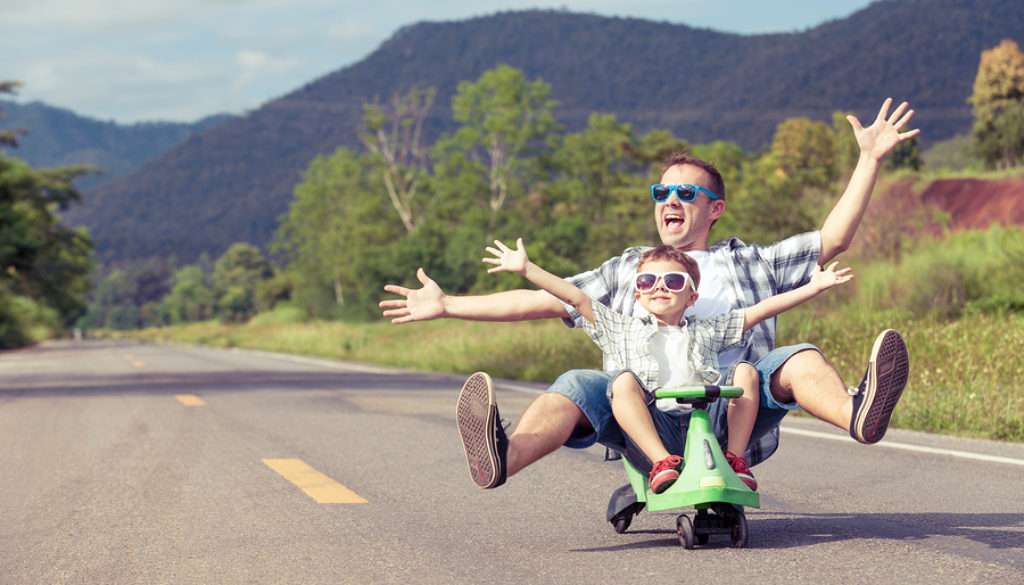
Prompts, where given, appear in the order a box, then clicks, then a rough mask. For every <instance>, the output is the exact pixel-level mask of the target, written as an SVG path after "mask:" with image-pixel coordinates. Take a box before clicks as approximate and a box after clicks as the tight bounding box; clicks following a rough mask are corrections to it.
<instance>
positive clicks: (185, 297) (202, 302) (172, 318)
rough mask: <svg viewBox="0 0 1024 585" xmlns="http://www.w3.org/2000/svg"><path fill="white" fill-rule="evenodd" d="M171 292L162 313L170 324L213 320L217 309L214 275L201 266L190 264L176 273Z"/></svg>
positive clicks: (164, 299) (163, 301) (163, 303)
mask: <svg viewBox="0 0 1024 585" xmlns="http://www.w3.org/2000/svg"><path fill="white" fill-rule="evenodd" d="M171 280H172V282H173V287H172V288H171V292H170V293H168V294H167V296H165V297H164V298H163V299H162V300H161V302H160V305H161V313H162V314H163V315H165V316H166V317H167V320H168V321H169V322H170V323H185V322H191V321H205V320H207V319H211V318H213V316H214V313H215V312H216V309H217V296H216V293H215V292H214V290H213V278H212V275H210V274H207V273H206V272H205V271H204V270H203V269H202V267H201V266H200V265H198V264H190V265H188V266H183V267H182V268H179V269H178V270H177V271H175V273H174V276H173V277H172V279H171Z"/></svg>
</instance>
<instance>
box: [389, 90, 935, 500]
mask: <svg viewBox="0 0 1024 585" xmlns="http://www.w3.org/2000/svg"><path fill="white" fill-rule="evenodd" d="M891 105H892V99H891V98H890V99H887V100H886V101H885V103H884V104H883V105H882V107H881V109H880V110H879V112H878V116H877V117H876V118H875V121H874V123H872V124H871V125H870V126H868V127H867V128H864V127H862V126H861V124H860V122H859V121H858V120H857V118H855V117H853V116H849V117H848V120H849V122H850V124H851V126H852V127H853V130H854V134H855V136H856V138H857V143H858V145H859V146H860V158H859V160H858V162H857V166H856V168H855V169H854V171H853V175H852V176H851V178H850V182H849V184H848V186H847V188H846V190H845V191H844V192H843V195H842V196H841V197H840V199H839V201H838V202H837V203H836V205H835V207H834V208H833V209H832V211H831V212H830V213H829V215H828V217H827V218H826V219H825V221H824V223H823V224H822V226H821V229H820V230H819V231H817V232H810V233H807V234H798V235H795V236H792V237H790V238H787V239H786V240H783V241H781V242H777V243H775V244H773V245H771V246H767V247H761V246H748V245H746V244H744V243H743V242H741V241H739V240H737V239H736V238H732V239H729V240H726V241H725V242H720V243H718V244H715V246H713V247H711V246H709V245H708V237H709V233H710V230H711V225H712V224H713V223H714V222H715V221H716V220H717V219H718V218H719V217H721V215H722V213H724V211H725V185H724V184H723V181H722V178H721V175H720V174H719V173H718V171H717V170H716V169H715V168H714V167H713V166H712V165H710V164H708V163H706V162H704V161H701V160H699V159H695V158H692V157H686V156H677V157H674V158H673V159H670V160H669V161H668V163H667V164H666V167H665V170H664V172H663V173H662V176H661V184H660V185H656V186H653V187H652V195H654V198H655V201H656V203H655V207H654V216H655V221H656V222H657V227H658V234H659V236H660V237H661V241H662V243H664V244H668V245H672V246H675V247H677V248H680V249H682V250H683V251H685V252H687V253H688V254H690V255H691V256H694V257H695V258H696V259H697V261H698V263H699V264H700V270H701V273H702V274H703V275H704V277H703V278H702V281H701V285H700V287H699V291H698V292H699V294H700V298H701V300H703V301H704V302H703V304H700V302H698V305H699V306H695V307H694V310H695V313H694V316H696V317H697V318H706V317H707V316H709V315H713V314H718V313H722V312H725V311H728V310H730V309H733V308H741V307H745V306H750V305H753V304H755V303H757V302H759V301H761V300H763V299H765V298H767V297H769V296H772V295H775V294H779V293H782V292H785V291H787V290H791V289H793V288H795V287H797V286H800V285H802V284H804V283H805V282H806V281H807V279H808V278H809V275H810V273H811V272H812V271H813V270H814V267H815V266H817V265H825V264H827V263H828V261H829V260H831V259H832V258H834V257H835V256H836V255H837V254H839V253H841V252H843V251H844V250H846V249H847V248H848V247H849V245H850V243H851V242H852V240H853V236H854V234H855V233H856V230H857V226H858V225H859V223H860V220H861V218H862V217H863V215H864V211H865V210H866V208H867V204H868V201H869V200H870V196H871V191H872V189H873V188H874V183H875V179H876V178H877V176H878V172H879V169H880V167H881V163H882V160H883V159H884V158H885V156H887V155H888V154H889V152H890V151H891V150H892V149H893V148H894V147H895V146H896V145H897V144H899V143H900V142H901V141H902V140H906V139H908V138H911V137H913V136H916V135H917V134H918V133H919V130H911V131H907V132H900V130H901V129H902V128H904V127H905V126H906V125H907V123H908V122H909V120H910V118H911V117H912V116H913V114H914V111H913V110H909V109H908V104H907V103H906V102H904V103H902V104H900V106H899V107H898V108H896V110H895V111H894V112H893V113H892V115H891V116H890V115H889V108H890V107H891ZM666 186H667V187H668V188H667V189H666V188H665V187H666ZM698 187H699V188H698ZM708 192H710V194H708ZM644 250H645V248H642V247H641V248H629V249H627V250H626V251H624V252H623V254H622V255H621V256H618V257H616V258H612V259H610V260H608V261H607V262H605V263H604V264H603V265H602V266H601V267H599V268H597V269H595V270H593V271H590V272H586V273H583V274H580V275H577V276H575V277H572V278H570V279H568V280H570V281H571V282H572V283H573V284H575V285H576V286H577V287H579V288H580V289H582V290H583V291H584V292H586V293H587V294H588V296H590V297H591V298H593V299H595V300H597V301H598V302H601V303H603V304H606V305H608V306H610V307H611V308H612V309H613V310H615V311H618V312H620V313H624V314H629V313H631V312H633V311H634V310H635V299H634V297H633V294H632V293H633V291H632V289H631V282H632V279H633V277H634V275H635V272H636V263H637V259H638V258H639V255H640V254H641V253H642V252H643V251H644ZM417 277H418V279H419V280H420V282H421V283H422V284H423V288H420V289H415V290H411V289H408V288H405V287H400V286H395V285H388V286H386V287H385V290H386V291H388V292H391V293H395V294H399V295H401V296H402V297H404V298H403V299H397V300H387V301H382V302H381V303H380V306H381V307H382V308H384V309H386V310H385V311H384V316H387V317H393V320H392V322H393V323H407V322H412V321H424V320H430V319H437V318H441V317H449V318H460V319H468V320H482V321H522V320H529V319H542V318H554V317H560V318H562V319H564V320H566V323H567V324H568V325H570V326H576V325H577V324H578V323H579V321H580V319H581V316H580V315H579V313H578V312H576V311H575V310H573V309H572V308H571V307H569V306H567V305H565V304H563V303H562V302H560V301H559V300H558V299H556V298H555V297H553V296H551V295H550V294H548V293H546V292H544V291H530V290H516V291H506V292H500V293H494V294H491V295H483V296H461V297H460V296H448V295H445V294H444V293H443V291H441V289H440V288H439V287H438V286H437V284H436V283H435V282H433V281H432V280H430V278H428V277H427V275H426V273H425V272H424V271H423V270H422V269H420V270H419V271H417ZM688 315H689V313H688ZM774 346H775V320H774V319H770V320H767V321H764V322H762V323H761V324H759V325H758V326H757V327H755V328H754V329H753V330H751V343H750V345H749V346H747V347H745V348H739V349H738V350H735V351H733V352H732V353H729V352H726V353H725V354H723V355H721V356H720V362H721V367H722V368H723V370H726V369H728V368H729V367H730V366H731V365H732V363H734V362H735V361H737V360H739V359H744V360H747V361H750V362H752V363H755V365H756V367H757V369H758V372H759V374H760V376H761V383H762V391H761V399H762V404H761V408H760V412H759V414H758V419H757V423H756V424H755V428H754V431H753V433H752V434H751V439H750V441H751V446H750V448H749V449H748V451H747V453H746V455H747V459H748V460H750V462H751V463H752V464H754V465H756V464H757V463H758V462H760V461H763V460H764V459H765V458H767V457H768V456H770V455H771V454H772V453H773V452H774V450H775V448H776V447H777V446H778V425H779V423H780V422H781V420H782V418H783V417H784V416H785V414H786V412H788V411H789V410H794V409H799V408H802V409H803V410H806V411H807V412H809V413H811V414H812V415H814V416H816V417H818V418H820V419H822V420H825V421H827V422H830V423H832V424H834V425H835V426H837V427H839V428H842V429H846V430H848V431H849V432H850V434H851V436H852V437H853V438H855V439H856V440H858V441H860V442H862V443H866V444H871V443H875V442H877V441H879V440H880V439H881V438H882V436H883V435H884V434H885V431H886V429H887V427H888V423H889V418H890V416H891V414H892V410H893V408H894V407H895V405H896V402H897V401H898V400H899V398H900V396H901V394H902V391H903V387H904V385H905V384H906V380H907V376H908V369H909V368H908V357H907V351H906V346H905V345H904V343H903V340H902V338H901V337H900V335H899V334H898V333H896V332H895V331H892V330H887V331H885V332H883V333H882V334H881V335H880V336H879V337H878V339H877V340H876V342H875V345H874V347H873V348H872V352H871V357H870V359H869V364H868V367H867V371H866V372H865V375H864V379H863V380H862V381H861V383H860V385H859V386H858V387H856V388H848V387H847V386H846V385H845V384H844V383H843V380H842V378H841V377H840V376H839V373H838V372H837V371H836V370H835V368H833V367H832V366H831V365H830V364H829V363H828V361H826V360H825V358H824V356H823V355H822V354H821V353H820V351H818V350H817V348H815V347H813V346H811V345H808V344H801V345H798V346H790V347H785V348H777V349H775V348H774ZM604 366H605V369H608V368H609V367H611V366H614V364H607V363H606V364H604ZM605 385H606V381H604V380H603V379H602V378H601V377H599V376H594V375H593V373H592V372H588V371H586V370H574V371H571V372H567V373H565V374H563V375H562V376H560V377H559V378H558V380H556V381H555V383H554V384H553V385H552V386H551V388H549V390H548V392H546V393H544V394H542V395H541V396H539V397H538V398H537V399H536V400H534V402H533V403H531V404H530V406H529V407H528V408H527V409H526V410H525V411H524V412H523V414H522V416H521V417H520V419H519V423H518V424H517V425H516V428H515V430H514V431H513V433H512V434H511V435H510V436H507V437H506V435H505V432H504V430H503V429H502V428H501V425H500V419H499V417H498V410H497V404H496V400H495V396H494V388H493V385H492V384H491V381H490V378H489V377H488V376H487V375H486V374H482V373H477V374H474V375H473V376H470V378H469V379H468V380H467V381H466V384H465V385H464V386H463V388H462V392H461V394H460V396H459V404H458V409H457V419H458V423H459V430H460V433H461V434H462V438H463V444H464V446H465V448H466V456H467V462H468V464H469V467H470V472H471V474H472V476H473V480H474V481H475V482H476V483H477V485H479V486H480V487H483V488H493V487H497V486H499V485H501V484H502V483H504V482H505V480H506V478H507V477H509V476H511V475H514V474H515V473H517V472H519V471H520V470H522V469H523V468H525V467H527V466H528V465H530V464H531V463H533V462H535V461H537V460H538V459H540V458H542V457H544V456H545V455H547V454H549V453H551V452H553V451H554V450H555V449H557V448H558V447H560V446H562V445H565V446H568V447H575V448H584V447H588V446H590V445H593V444H594V443H595V442H600V443H601V444H605V445H610V446H615V445H617V444H618V443H620V442H621V441H622V432H621V430H620V429H619V428H618V426H617V425H616V424H615V422H614V418H613V417H612V415H611V408H610V404H609V400H608V397H607V392H606V387H605ZM719 402H721V401H719ZM712 418H713V419H714V421H715V422H717V423H718V424H716V425H715V432H716V435H718V436H719V438H720V439H723V438H724V437H723V435H724V433H725V429H724V424H721V423H722V422H724V418H725V417H724V412H723V413H714V412H713V413H712ZM641 467H642V468H644V467H645V466H643V465H641ZM646 469H647V470H649V466H646Z"/></svg>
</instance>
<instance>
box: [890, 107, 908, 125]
mask: <svg viewBox="0 0 1024 585" xmlns="http://www.w3.org/2000/svg"><path fill="white" fill-rule="evenodd" d="M909 106H910V104H908V103H907V102H903V103H902V104H900V105H899V107H898V108H896V111H894V112H893V113H892V115H891V116H889V123H890V124H896V120H899V119H900V116H902V115H903V112H904V111H906V109H907V108H908V107H909Z"/></svg>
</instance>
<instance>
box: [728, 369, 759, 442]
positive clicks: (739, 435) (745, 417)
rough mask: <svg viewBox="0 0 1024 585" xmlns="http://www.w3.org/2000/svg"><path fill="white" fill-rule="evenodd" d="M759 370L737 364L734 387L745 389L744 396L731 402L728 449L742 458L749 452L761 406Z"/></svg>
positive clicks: (734, 372)
mask: <svg viewBox="0 0 1024 585" xmlns="http://www.w3.org/2000/svg"><path fill="white" fill-rule="evenodd" d="M759 382H760V381H759V378H758V374H757V369H755V368H754V366H753V365H752V364H750V363H747V362H740V363H738V364H736V368H735V369H734V370H733V375H732V385H733V386H739V387H741V388H743V396H740V397H738V398H733V399H731V400H730V401H729V412H728V422H729V425H728V426H729V439H728V442H727V445H728V446H727V449H728V450H729V451H731V452H733V453H736V454H737V455H740V456H742V455H743V454H744V453H746V452H747V444H748V443H749V442H750V432H751V431H753V430H754V420H755V419H757V412H758V408H759V407H760V405H761V396H760V391H761V389H760V383H759Z"/></svg>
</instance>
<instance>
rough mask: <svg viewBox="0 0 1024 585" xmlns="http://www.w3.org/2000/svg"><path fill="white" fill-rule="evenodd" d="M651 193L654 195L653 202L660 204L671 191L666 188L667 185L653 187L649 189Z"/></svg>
mask: <svg viewBox="0 0 1024 585" xmlns="http://www.w3.org/2000/svg"><path fill="white" fill-rule="evenodd" d="M651 193H652V194H653V195H654V200H655V201H658V202H661V201H664V200H666V199H668V196H669V195H671V194H672V189H669V188H668V185H655V186H654V187H652V188H651Z"/></svg>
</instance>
